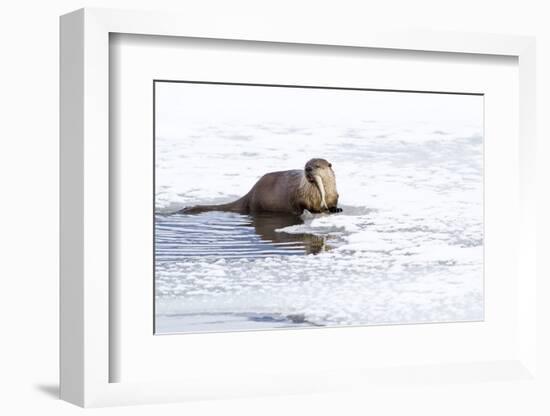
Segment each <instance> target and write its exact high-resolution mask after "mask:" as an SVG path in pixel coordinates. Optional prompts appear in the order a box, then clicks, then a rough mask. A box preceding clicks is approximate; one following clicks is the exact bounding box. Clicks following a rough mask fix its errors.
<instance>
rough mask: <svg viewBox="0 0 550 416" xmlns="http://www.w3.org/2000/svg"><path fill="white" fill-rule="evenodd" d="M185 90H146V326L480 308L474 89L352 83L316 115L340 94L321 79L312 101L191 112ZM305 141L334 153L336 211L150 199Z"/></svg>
mask: <svg viewBox="0 0 550 416" xmlns="http://www.w3.org/2000/svg"><path fill="white" fill-rule="evenodd" d="M161 85H162V84H161ZM188 87H189V88H188ZM201 87H209V88H211V89H209V90H208V92H207V94H216V92H215V91H214V90H213V88H215V87H216V86H201ZM157 88H158V87H157ZM193 88H196V90H193ZM235 88H237V87H235ZM239 88H241V90H239V92H238V93H239V94H240V95H239V97H240V100H241V101H243V102H246V101H247V100H248V101H251V102H253V101H254V94H259V95H258V97H260V96H261V97H263V99H264V100H265V97H264V96H263V95H262V94H265V92H264V91H261V88H262V87H239ZM246 88H249V89H250V88H257V90H256V92H253V93H249V92H246V93H243V91H245V90H243V89H246ZM191 90H193V92H192V94H194V95H193V96H196V95H197V94H199V95H200V94H201V93H202V92H203V90H201V89H200V88H198V86H195V85H191V86H188V85H187V84H166V85H163V86H162V88H158V91H157V114H158V116H157V117H158V119H157V126H159V128H158V129H157V134H156V195H155V202H156V211H157V221H156V273H155V274H156V276H155V279H156V280H155V288H156V313H157V316H156V329H157V332H159V333H166V332H187V331H210V330H214V331H224V330H242V329H262V328H265V329H267V328H278V327H303V326H312V325H319V326H324V325H375V324H386V323H392V324H393V323H417V322H451V321H470V320H481V319H483V171H482V169H483V99H482V97H478V96H461V95H456V96H451V95H449V96H447V95H441V94H412V93H411V94H404V93H403V94H396V93H382V92H378V93H374V92H360V93H361V94H364V96H361V100H362V101H360V103H361V107H357V105H354V106H353V107H352V109H350V110H349V111H348V108H350V107H349V106H348V107H344V108H345V109H346V115H345V116H338V117H327V114H332V113H331V111H333V112H336V111H343V109H342V106H343V105H344V104H345V102H346V97H345V95H342V96H339V97H336V98H334V99H332V98H333V97H332V96H330V95H328V96H324V95H323V93H324V91H323V90H321V91H318V92H317V94H318V95H315V97H316V99H317V100H318V101H319V102H321V103H322V104H320V106H321V107H320V108H319V109H318V115H317V116H316V115H315V112H313V113H314V114H312V110H311V108H310V109H309V110H305V109H304V110H303V114H302V113H300V111H299V110H296V108H298V107H299V106H298V104H299V103H298V104H295V106H294V107H293V109H292V111H293V113H292V116H290V115H289V114H288V113H287V112H285V111H287V110H284V109H281V107H282V105H281V104H280V103H279V104H277V103H275V104H271V105H270V106H268V108H266V109H264V110H261V109H260V110H258V109H254V110H250V112H251V114H252V115H250V114H249V115H248V116H242V117H241V116H239V114H241V112H244V111H245V109H240V112H237V111H236V110H235V111H234V114H231V115H226V116H220V117H215V115H214V116H212V117H206V116H201V115H203V114H208V106H207V103H201V102H199V103H198V104H196V105H195V107H194V108H193V110H192V111H189V114H188V112H186V108H187V107H186V105H188V101H187V100H186V99H184V98H181V97H182V96H184V95H185V93H190V91H191ZM270 90H277V89H273V88H272V89H270ZM235 91H236V90H235ZM299 92H300V91H294V92H293V94H295V95H294V96H292V97H290V98H289V99H292V100H294V101H293V102H295V101H298V102H299V100H300V99H301V98H300V94H299ZM348 93H349V92H348ZM354 93H355V92H354ZM231 94H232V93H231ZM231 94H228V95H229V97H228V98H224V97H225V95H224V97H222V98H220V100H221V101H223V99H227V100H229V99H230V98H232V97H231ZM243 94H244V97H243ZM246 94H250V95H249V96H248V95H246ZM268 94H269V93H268ZM319 94H320V95H319ZM384 94H386V95H384ZM388 96H389V97H388ZM174 97H176V98H177V100H176V99H174ZM268 97H269V95H268ZM233 98H234V97H233ZM308 99H309V100H310V101H309V102H311V98H308ZM325 100H328V101H331V102H332V104H323V103H325ZM338 100H340V101H338ZM354 100H357V98H354ZM358 102H359V101H358ZM358 102H356V101H354V103H355V104H357V103H358ZM343 103H344V104H343ZM218 104H219V103H218ZM222 104H223V102H222ZM222 104H219V105H222ZM201 105H202V106H204V108H203V109H201V108H200V106H201ZM240 105H244V104H240ZM250 105H252V104H250ZM323 106H324V107H323ZM197 107H199V108H197ZM325 107H326V108H325ZM418 107H419V108H418ZM300 108H301V107H300ZM434 108H437V112H436V113H434V110H433V109H434ZM275 110H277V111H275ZM371 110H372V111H371ZM409 110H410V111H409ZM288 111H290V110H288ZM296 112H297V113H298V114H296ZM274 113H275V115H273V114H274ZM349 113H351V114H349ZM174 114H176V115H177V116H178V117H176V116H175V115H174ZM434 114H435V115H434ZM186 115H187V116H186ZM312 157H322V158H325V159H327V160H329V161H330V162H331V163H332V164H333V166H334V170H335V173H336V178H337V185H338V191H339V194H340V203H339V205H340V206H341V207H342V208H343V212H342V213H339V214H330V215H311V214H308V213H305V214H304V215H303V216H302V218H301V219H290V220H288V219H277V218H275V219H273V218H265V219H254V218H251V217H248V216H241V215H238V214H230V213H212V212H210V213H205V214H200V215H194V216H190V215H164V214H166V213H169V212H173V211H175V210H177V209H179V208H181V207H183V206H186V205H195V204H203V203H222V202H227V201H230V200H233V199H236V198H237V197H240V196H242V195H244V194H245V193H246V192H247V191H248V190H249V189H250V187H251V186H252V185H253V184H254V183H255V181H256V180H257V179H258V178H259V177H260V176H261V175H263V174H264V173H267V172H270V171H276V170H286V169H298V168H302V167H303V165H304V164H305V162H306V161H307V160H308V159H310V158H312Z"/></svg>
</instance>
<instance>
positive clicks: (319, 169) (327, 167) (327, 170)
mask: <svg viewBox="0 0 550 416" xmlns="http://www.w3.org/2000/svg"><path fill="white" fill-rule="evenodd" d="M304 173H305V175H306V179H307V181H308V182H310V183H316V180H315V177H316V176H320V177H321V179H324V178H327V179H328V178H334V172H333V170H332V164H331V163H329V162H328V161H327V160H325V159H311V160H310V161H308V162H307V163H306V167H305V168H304Z"/></svg>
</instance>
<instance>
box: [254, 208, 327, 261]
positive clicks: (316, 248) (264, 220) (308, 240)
mask: <svg viewBox="0 0 550 416" xmlns="http://www.w3.org/2000/svg"><path fill="white" fill-rule="evenodd" d="M251 219H252V224H251V225H252V226H253V227H254V231H255V232H256V234H257V235H258V236H260V238H261V239H262V240H264V241H267V242H270V243H275V244H278V243H300V244H303V245H304V248H305V250H306V253H308V254H317V253H319V252H320V251H321V250H323V249H324V248H325V239H324V238H323V237H320V236H317V235H313V234H306V233H300V234H289V233H285V232H278V231H276V230H278V229H280V228H284V227H288V226H291V225H299V224H303V221H302V220H301V219H300V217H297V216H296V215H292V214H277V215H273V214H270V213H260V214H255V215H253V216H251Z"/></svg>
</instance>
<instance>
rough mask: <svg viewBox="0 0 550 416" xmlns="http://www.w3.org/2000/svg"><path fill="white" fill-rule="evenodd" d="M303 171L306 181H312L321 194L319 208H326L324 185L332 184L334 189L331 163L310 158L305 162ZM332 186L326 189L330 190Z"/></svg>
mask: <svg viewBox="0 0 550 416" xmlns="http://www.w3.org/2000/svg"><path fill="white" fill-rule="evenodd" d="M304 171H305V177H306V179H307V181H308V182H309V183H314V184H315V185H316V186H317V189H318V190H319V193H320V195H321V208H322V209H328V206H327V203H326V200H325V196H326V191H325V187H326V185H328V184H332V185H333V187H334V190H336V188H335V186H334V181H335V178H334V172H333V170H332V164H331V163H329V162H328V161H326V160H325V159H311V160H310V161H309V162H307V163H306V167H305V169H304ZM333 187H331V186H329V188H328V189H329V190H330V189H332V188H333Z"/></svg>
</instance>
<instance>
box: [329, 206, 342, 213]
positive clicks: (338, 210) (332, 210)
mask: <svg viewBox="0 0 550 416" xmlns="http://www.w3.org/2000/svg"><path fill="white" fill-rule="evenodd" d="M328 210H329V211H330V212H332V213H336V212H342V208H338V207H330V208H329V209H328Z"/></svg>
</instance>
